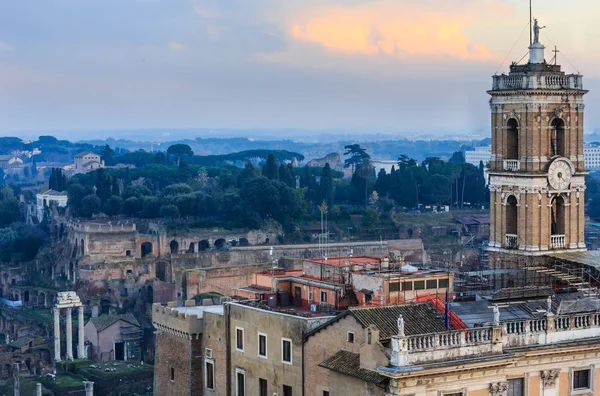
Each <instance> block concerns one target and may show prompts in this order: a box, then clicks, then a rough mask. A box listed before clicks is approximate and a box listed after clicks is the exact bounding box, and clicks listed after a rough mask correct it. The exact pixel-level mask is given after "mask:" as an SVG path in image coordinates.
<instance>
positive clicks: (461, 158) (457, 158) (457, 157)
mask: <svg viewBox="0 0 600 396" xmlns="http://www.w3.org/2000/svg"><path fill="white" fill-rule="evenodd" d="M448 162H450V163H452V164H462V163H463V162H465V154H464V153H463V152H462V151H455V152H454V153H453V154H452V157H450V159H449V160H448Z"/></svg>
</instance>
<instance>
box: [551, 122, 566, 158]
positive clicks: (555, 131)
mask: <svg viewBox="0 0 600 396" xmlns="http://www.w3.org/2000/svg"><path fill="white" fill-rule="evenodd" d="M550 140H551V146H552V156H555V155H560V156H561V157H564V156H565V122H564V121H563V120H562V119H560V118H555V119H554V120H553V121H552V124H551V128H550Z"/></svg>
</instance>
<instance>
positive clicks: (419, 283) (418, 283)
mask: <svg viewBox="0 0 600 396" xmlns="http://www.w3.org/2000/svg"><path fill="white" fill-rule="evenodd" d="M415 290H425V281H415Z"/></svg>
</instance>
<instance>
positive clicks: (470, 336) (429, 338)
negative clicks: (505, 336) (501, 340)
mask: <svg viewBox="0 0 600 396" xmlns="http://www.w3.org/2000/svg"><path fill="white" fill-rule="evenodd" d="M491 341H492V329H491V328H490V327H484V328H478V329H469V330H455V331H448V332H444V333H439V334H425V335H418V336H412V337H409V338H408V339H407V348H408V351H409V352H415V353H416V352H422V351H426V350H434V349H448V348H458V347H461V346H473V345H480V344H489V343H490V342H491Z"/></svg>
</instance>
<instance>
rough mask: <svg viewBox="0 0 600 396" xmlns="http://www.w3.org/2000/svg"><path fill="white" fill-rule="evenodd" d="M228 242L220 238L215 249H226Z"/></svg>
mask: <svg viewBox="0 0 600 396" xmlns="http://www.w3.org/2000/svg"><path fill="white" fill-rule="evenodd" d="M226 245H227V242H226V241H225V239H223V238H219V239H217V240H216V241H215V249H217V250H222V249H225V247H226Z"/></svg>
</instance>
